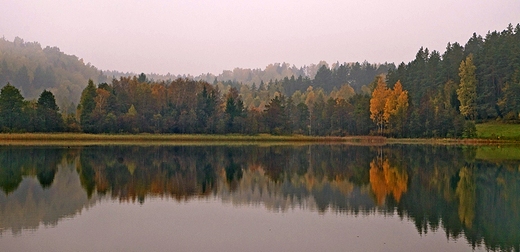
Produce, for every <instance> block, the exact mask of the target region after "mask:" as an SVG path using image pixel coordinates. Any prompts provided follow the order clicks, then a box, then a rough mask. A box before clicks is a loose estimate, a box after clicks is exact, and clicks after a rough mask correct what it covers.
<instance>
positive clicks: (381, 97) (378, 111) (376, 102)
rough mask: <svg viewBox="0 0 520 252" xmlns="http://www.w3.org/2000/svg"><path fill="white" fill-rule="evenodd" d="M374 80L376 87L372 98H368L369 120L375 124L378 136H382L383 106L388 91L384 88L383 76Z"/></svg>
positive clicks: (383, 122)
mask: <svg viewBox="0 0 520 252" xmlns="http://www.w3.org/2000/svg"><path fill="white" fill-rule="evenodd" d="M376 78H377V79H376V87H375V88H374V91H373V92H372V98H370V119H372V120H373V121H374V122H375V123H376V125H377V129H378V131H379V134H382V133H383V128H384V124H385V106H386V102H387V98H388V96H389V94H390V91H389V89H388V88H387V87H386V82H385V80H383V76H377V77H376Z"/></svg>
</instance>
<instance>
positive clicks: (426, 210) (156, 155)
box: [0, 145, 520, 250]
mask: <svg viewBox="0 0 520 252" xmlns="http://www.w3.org/2000/svg"><path fill="white" fill-rule="evenodd" d="M474 153H475V149H474V148H473V147H464V148H461V147H456V146H410V145H404V146H391V147H380V148H371V147H361V146H356V147H353V146H345V145H311V146H265V147H261V146H148V147H146V146H141V147H140V146H99V147H83V148H79V149H74V150H68V149H60V148H43V147H42V148H36V149H35V148H29V147H24V148H22V147H2V148H0V165H1V166H0V188H1V190H2V191H3V192H4V193H1V192H0V217H1V216H11V215H10V214H9V213H7V212H6V211H7V210H6V209H8V208H5V207H3V206H4V205H5V204H14V203H13V202H32V200H34V201H37V200H38V199H39V198H38V197H41V195H42V194H46V195H47V196H46V197H47V198H41V202H51V200H48V199H50V198H52V199H56V197H57V195H60V190H61V189H65V190H69V191H70V192H71V195H67V194H63V193H62V194H61V196H60V197H61V200H62V201H66V200H67V199H68V200H70V199H71V197H75V199H81V200H78V202H76V203H74V204H73V206H74V207H70V209H68V210H67V211H62V212H67V213H68V214H69V215H70V214H73V213H75V212H77V211H79V210H78V209H81V208H82V207H84V206H85V205H86V203H85V202H88V198H87V196H88V197H91V201H92V200H94V199H96V198H97V197H111V198H114V199H118V200H122V201H138V202H144V200H145V199H146V197H150V196H157V197H171V198H174V199H177V200H188V199H191V198H198V197H206V196H208V195H217V196H218V197H219V198H221V199H222V200H223V201H225V202H231V203H233V204H254V205H262V206H265V207H267V208H269V209H272V210H274V211H284V210H286V209H290V208H293V207H298V206H300V207H304V208H306V209H313V210H316V211H320V212H324V211H327V210H331V211H334V212H341V213H347V214H364V213H371V212H374V211H383V212H387V213H396V214H398V215H399V216H401V217H403V218H409V219H411V220H412V221H413V222H414V223H415V225H416V227H417V230H418V232H420V233H426V232H430V231H435V230H438V229H439V228H442V229H444V230H445V231H446V233H447V235H448V237H456V238H459V237H465V238H466V239H467V240H468V241H469V242H470V243H471V244H473V245H474V246H476V245H478V244H481V243H484V244H485V246H486V248H489V249H504V250H510V249H515V248H516V249H517V250H518V246H519V243H520V242H519V241H520V230H518V226H520V196H519V195H520V172H519V170H518V167H519V163H518V162H514V161H508V162H501V163H491V162H486V161H482V160H476V159H475V155H474ZM375 156H377V157H378V158H375V159H374V157H375ZM381 156H383V157H384V159H383V158H380V157H381ZM60 163H61V166H60V165H58V164H60ZM58 167H75V168H76V171H77V175H76V177H75V178H76V180H75V181H77V182H76V183H78V184H77V188H80V187H79V185H81V187H82V188H83V190H84V191H82V192H81V193H80V194H78V192H77V188H76V189H66V188H64V187H62V186H63V184H60V183H58V184H57V183H56V181H55V180H56V178H57V177H58V176H62V175H63V174H64V173H63V172H64V171H62V170H61V169H63V168H58ZM72 171H73V170H72ZM60 174H61V175H60ZM78 175H79V176H78ZM70 176H73V175H70ZM55 177H56V178H55ZM35 178H36V179H38V182H39V184H40V187H39V188H36V189H37V190H34V188H33V189H31V190H32V192H31V193H32V195H38V197H36V198H33V199H31V200H29V201H27V197H28V196H27V195H29V194H28V192H29V191H28V190H27V188H29V187H28V185H31V186H33V185H34V181H36V179H35ZM30 181H32V182H30ZM31 183H32V184H31ZM58 189H60V190H58ZM35 192H37V193H35ZM6 202H8V203H6ZM9 202H10V203H9ZM2 204H3V205H2ZM53 204H54V203H53ZM56 204H57V203H56ZM33 205H34V206H38V207H36V208H30V207H29V208H27V206H28V205H24V206H23V207H22V206H20V207H19V208H16V209H17V211H20V212H23V208H27V209H31V211H32V212H38V213H40V214H41V213H42V212H45V211H50V210H49V209H51V208H44V205H45V204H43V203H35V204H33ZM48 205H49V204H48ZM42 207H43V208H42ZM10 209H14V208H10ZM38 209H40V210H38ZM41 209H47V210H41ZM42 216H43V214H42ZM52 218H53V220H54V222H53V223H55V222H56V221H57V220H58V219H59V218H60V217H57V215H56V216H53V217H52ZM52 218H50V217H49V218H48V220H49V221H48V223H52V221H50V219H52ZM36 219H38V218H36ZM40 220H41V218H40ZM2 221H4V220H0V223H9V222H2ZM31 225H32V226H35V225H36V226H37V224H31Z"/></svg>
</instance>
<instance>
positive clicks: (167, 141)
mask: <svg viewBox="0 0 520 252" xmlns="http://www.w3.org/2000/svg"><path fill="white" fill-rule="evenodd" d="M482 126H483V125H478V126H477V128H478V129H481V128H483V127H482ZM498 126H500V125H498ZM506 126H507V125H506ZM500 127H502V126H500ZM486 130H487V131H479V135H480V134H483V135H484V136H485V134H489V133H485V132H495V131H496V130H497V127H495V126H493V125H492V126H491V127H489V126H488V127H487V128H486ZM483 132H484V133H483ZM503 132H506V131H503ZM507 132H510V133H509V134H505V133H503V134H502V136H506V137H501V138H497V137H496V134H495V135H491V134H489V135H491V136H495V137H482V138H479V139H450V138H443V139H434V138H431V139H423V138H416V139H410V138H385V137H382V136H348V137H322V136H304V135H290V136H274V135H269V134H259V135H237V134H230V135H197V134H85V133H0V145H49V144H51V145H107V144H125V145H132V144H137V145H143V144H153V145H172V144H175V145H178V144H204V145H207V144H211V145H220V144H222V145H224V144H234V145H236V144H311V143H336V144H349V145H370V146H374V145H379V146H380V145H385V144H440V145H494V144H501V143H514V144H519V143H520V125H519V126H518V127H516V128H515V129H514V130H511V128H508V131H507ZM516 135H519V136H518V137H516Z"/></svg>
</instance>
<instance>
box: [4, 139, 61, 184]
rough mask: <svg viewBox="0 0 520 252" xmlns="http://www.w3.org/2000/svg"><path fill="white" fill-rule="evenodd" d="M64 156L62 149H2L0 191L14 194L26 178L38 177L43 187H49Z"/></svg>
mask: <svg viewBox="0 0 520 252" xmlns="http://www.w3.org/2000/svg"><path fill="white" fill-rule="evenodd" d="M64 154H65V151H64V149H62V148H30V147H0V189H1V190H2V191H4V192H5V193H7V194H9V193H11V192H13V191H14V190H16V188H18V186H19V185H20V183H21V182H22V179H23V177H24V176H36V177H37V178H38V181H39V182H40V184H41V185H42V186H43V187H49V186H50V185H51V184H52V182H53V181H54V176H55V173H56V166H57V164H58V163H60V162H61V161H62V159H63V158H64Z"/></svg>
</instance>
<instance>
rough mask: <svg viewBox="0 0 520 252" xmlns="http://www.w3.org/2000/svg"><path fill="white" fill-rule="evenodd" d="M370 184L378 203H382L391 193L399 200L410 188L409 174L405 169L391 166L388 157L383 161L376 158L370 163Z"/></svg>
mask: <svg viewBox="0 0 520 252" xmlns="http://www.w3.org/2000/svg"><path fill="white" fill-rule="evenodd" d="M370 185H371V187H372V192H373V193H374V195H375V197H376V201H377V204H378V205H382V204H383V203H384V202H385V198H386V196H387V195H389V194H392V196H393V197H394V199H395V200H396V201H397V202H399V200H401V196H402V195H403V193H405V192H406V190H407V189H408V174H407V173H406V171H405V170H399V169H397V167H391V166H390V162H389V161H388V159H385V160H384V161H383V162H380V161H379V160H375V159H374V160H373V161H372V162H371V163H370Z"/></svg>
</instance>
